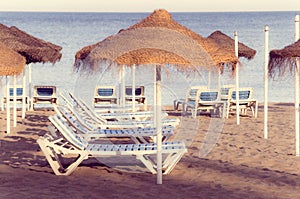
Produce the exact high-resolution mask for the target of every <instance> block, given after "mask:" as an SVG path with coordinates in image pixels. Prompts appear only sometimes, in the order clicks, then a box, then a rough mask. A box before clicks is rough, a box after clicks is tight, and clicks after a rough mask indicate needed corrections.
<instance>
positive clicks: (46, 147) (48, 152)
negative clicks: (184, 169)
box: [37, 128, 187, 175]
mask: <svg viewBox="0 0 300 199" xmlns="http://www.w3.org/2000/svg"><path fill="white" fill-rule="evenodd" d="M59 132H60V133H61V137H56V138H54V137H53V136H51V135H48V134H46V135H45V136H43V137H39V138H38V140H37V143H38V144H39V146H40V148H41V150H42V151H43V153H44V155H45V157H46V159H47V160H48V162H49V164H50V166H51V168H52V170H53V171H54V173H55V174H56V175H70V174H71V173H72V172H73V171H74V170H75V169H76V168H77V167H78V165H79V164H80V163H81V162H82V161H83V160H85V159H88V158H90V157H109V156H135V157H136V159H138V160H140V161H141V162H142V163H143V164H144V166H145V167H146V168H147V169H148V170H149V171H150V172H151V173H153V174H156V173H157V170H156V162H155V161H154V160H155V158H151V156H155V154H156V153H157V146H156V144H155V143H144V144H92V143H89V142H87V141H85V139H83V137H82V136H80V135H79V134H76V133H75V132H74V131H73V130H72V129H71V128H60V129H59ZM186 152H187V149H186V147H185V144H184V143H183V142H179V141H178V142H163V143H162V154H163V164H162V168H163V173H164V174H168V173H170V172H171V170H172V169H173V168H174V167H175V165H176V164H177V162H178V161H179V160H180V159H181V157H182V156H183V155H184V153H186ZM70 155H71V156H72V155H73V156H74V155H75V156H78V157H77V158H76V159H75V160H74V162H72V163H71V164H70V165H69V166H67V167H65V166H64V165H63V164H62V159H63V158H64V157H66V156H68V157H69V156H70Z"/></svg>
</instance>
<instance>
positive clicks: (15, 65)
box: [0, 42, 26, 76]
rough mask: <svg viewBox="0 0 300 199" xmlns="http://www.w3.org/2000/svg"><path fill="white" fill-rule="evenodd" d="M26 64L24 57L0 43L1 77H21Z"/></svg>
mask: <svg viewBox="0 0 300 199" xmlns="http://www.w3.org/2000/svg"><path fill="white" fill-rule="evenodd" d="M25 63H26V60H25V58H24V57H22V56H21V55H19V54H18V53H16V52H15V51H13V50H11V49H10V48H7V47H6V46H5V45H4V44H2V43H1V42H0V76H13V75H19V74H20V73H21V72H22V71H23V70H24V66H25Z"/></svg>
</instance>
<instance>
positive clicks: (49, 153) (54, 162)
mask: <svg viewBox="0 0 300 199" xmlns="http://www.w3.org/2000/svg"><path fill="white" fill-rule="evenodd" d="M37 143H38V144H39V146H40V148H41V149H42V151H43V153H44V155H45V157H46V159H47V161H48V162H49V164H50V166H51V168H52V170H53V172H54V173H55V175H64V176H68V175H70V174H71V173H72V172H73V171H74V170H75V169H76V168H77V167H78V165H79V164H80V163H81V162H82V161H83V160H84V159H87V158H88V152H86V151H83V152H82V153H81V154H78V155H79V156H78V158H77V159H76V161H75V162H73V163H72V164H70V165H69V166H68V167H67V168H64V167H63V165H62V164H61V162H60V160H59V157H58V154H57V153H56V152H55V150H54V149H53V148H51V147H50V146H49V145H47V144H46V143H45V140H43V139H38V140H37Z"/></svg>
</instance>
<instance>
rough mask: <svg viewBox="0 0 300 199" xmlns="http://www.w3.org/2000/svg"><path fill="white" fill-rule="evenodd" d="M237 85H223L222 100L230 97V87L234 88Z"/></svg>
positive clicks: (221, 90)
mask: <svg viewBox="0 0 300 199" xmlns="http://www.w3.org/2000/svg"><path fill="white" fill-rule="evenodd" d="M234 87H235V85H223V86H222V87H221V89H220V95H221V99H222V100H224V99H225V100H226V99H228V94H229V89H231V88H234Z"/></svg>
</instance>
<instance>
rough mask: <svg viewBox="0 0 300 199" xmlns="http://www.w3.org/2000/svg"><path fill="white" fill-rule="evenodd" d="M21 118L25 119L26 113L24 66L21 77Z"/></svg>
mask: <svg viewBox="0 0 300 199" xmlns="http://www.w3.org/2000/svg"><path fill="white" fill-rule="evenodd" d="M22 84H23V85H22V89H23V91H22V120H23V119H25V114H26V67H25V68H24V70H23V79H22Z"/></svg>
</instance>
